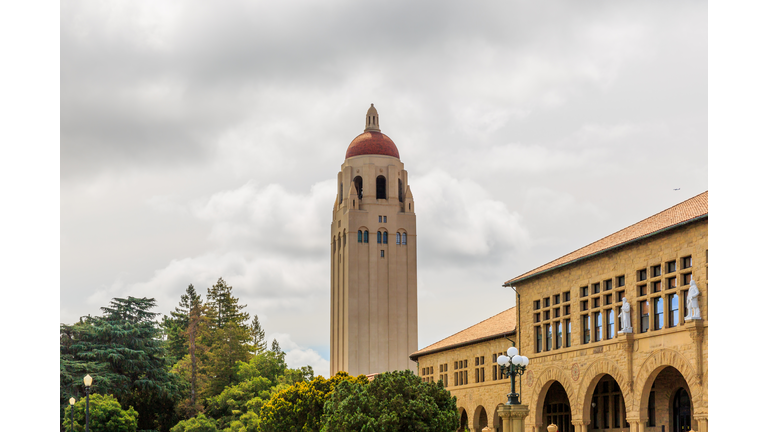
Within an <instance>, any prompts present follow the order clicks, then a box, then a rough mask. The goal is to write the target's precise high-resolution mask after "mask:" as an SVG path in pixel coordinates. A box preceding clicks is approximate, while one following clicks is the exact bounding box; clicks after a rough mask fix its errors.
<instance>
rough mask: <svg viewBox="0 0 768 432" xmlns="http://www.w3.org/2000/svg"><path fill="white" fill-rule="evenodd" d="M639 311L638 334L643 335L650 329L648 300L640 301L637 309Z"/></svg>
mask: <svg viewBox="0 0 768 432" xmlns="http://www.w3.org/2000/svg"><path fill="white" fill-rule="evenodd" d="M638 309H640V333H645V332H647V331H648V329H649V328H650V324H651V321H650V305H649V304H648V300H645V301H641V302H640V305H639V308H638Z"/></svg>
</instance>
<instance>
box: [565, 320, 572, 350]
mask: <svg viewBox="0 0 768 432" xmlns="http://www.w3.org/2000/svg"><path fill="white" fill-rule="evenodd" d="M565 346H566V347H569V346H571V320H569V319H568V320H565Z"/></svg>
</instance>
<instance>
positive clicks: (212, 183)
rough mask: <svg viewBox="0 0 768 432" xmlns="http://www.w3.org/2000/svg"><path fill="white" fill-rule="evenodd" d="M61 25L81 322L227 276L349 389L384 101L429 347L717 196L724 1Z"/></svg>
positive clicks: (292, 5) (136, 18)
mask: <svg viewBox="0 0 768 432" xmlns="http://www.w3.org/2000/svg"><path fill="white" fill-rule="evenodd" d="M60 26H61V29H60V37H61V40H60V43H61V59H60V67H61V83H60V85H61V88H60V108H61V113H60V115H61V117H60V121H61V123H60V128H61V129H60V130H61V147H60V160H61V164H60V188H61V190H60V199H61V207H60V209H61V214H60V217H61V225H60V229H61V248H60V252H61V259H60V265H61V273H60V274H61V300H60V301H61V303H60V307H61V310H60V320H61V322H63V323H72V322H74V321H76V320H77V319H78V318H79V317H80V316H82V315H86V314H89V313H90V314H99V313H100V311H99V307H101V306H104V305H106V304H107V303H108V302H109V300H110V299H111V298H113V297H126V296H129V295H130V296H138V297H142V296H147V297H154V298H156V299H157V301H158V305H159V307H158V308H157V312H161V313H166V314H167V313H168V312H169V311H170V310H171V309H172V308H173V307H174V306H176V305H177V303H178V301H179V297H180V296H181V294H182V293H183V291H184V289H185V288H186V287H187V285H189V284H193V285H195V287H196V288H197V289H198V292H203V293H204V292H205V290H206V288H207V287H210V286H211V285H212V284H214V283H215V282H216V280H217V279H218V278H219V277H222V278H224V279H225V280H226V281H227V282H228V283H229V284H230V285H231V286H233V287H234V292H235V295H236V296H238V297H239V298H240V301H241V302H242V303H246V304H247V305H248V308H247V310H248V312H250V313H251V314H252V315H254V314H258V316H259V318H260V320H261V321H262V324H263V326H264V327H265V329H266V331H267V334H268V337H269V338H270V339H271V338H277V339H278V340H279V341H280V343H281V345H282V347H283V349H285V350H286V351H287V352H288V361H289V365H290V366H293V367H297V366H300V365H305V364H311V365H312V366H313V367H314V368H315V370H316V372H317V373H319V374H323V375H327V374H328V369H329V363H328V360H329V326H330V323H329V320H330V313H329V311H330V287H329V278H330V276H329V273H330V261H329V260H330V258H329V247H330V246H329V244H330V222H331V217H332V215H331V210H332V208H333V200H334V197H335V178H336V174H337V173H338V171H339V168H340V165H341V164H342V163H343V160H344V154H345V151H346V148H347V146H348V145H349V143H350V141H351V140H352V139H353V138H354V137H355V136H357V135H358V134H359V133H361V132H362V130H363V128H364V125H365V123H364V120H365V112H366V110H367V109H368V107H369V106H370V104H371V103H374V104H375V105H376V108H377V109H378V112H379V115H380V122H381V129H382V132H384V133H386V134H387V135H388V136H389V137H390V138H392V139H393V140H394V142H395V143H396V144H397V146H398V148H399V151H400V156H401V160H402V161H403V163H404V164H405V167H406V169H407V170H408V172H409V178H410V183H411V190H412V192H413V196H414V201H415V205H416V214H417V224H418V235H419V250H418V262H419V269H418V290H419V323H420V324H419V347H423V346H426V345H428V344H431V343H433V342H436V341H437V340H439V339H442V338H444V337H446V336H449V335H450V334H453V333H455V332H457V331H459V330H462V329H464V328H466V327H468V326H470V325H472V324H474V323H476V322H478V321H480V320H483V319H485V318H487V317H489V316H491V315H494V314H496V313H498V312H500V311H502V310H504V309H507V308H509V307H511V306H512V305H513V304H514V298H513V295H512V293H511V292H510V291H509V290H508V289H505V288H502V287H501V284H502V283H503V282H504V281H505V280H507V279H510V278H512V277H514V276H517V275H519V274H521V273H523V272H525V271H527V270H530V269H531V268H533V267H536V266H538V265H540V264H543V263H545V262H548V261H550V260H552V259H555V258H557V257H559V256H561V255H564V254H565V253H568V252H570V251H572V250H574V249H577V248H579V247H581V246H584V245H586V244H588V243H591V242H592V241H594V240H597V239H598V238H601V237H603V236H605V235H608V234H610V233H612V232H615V231H617V230H619V229H621V228H623V227H625V226H627V225H630V224H632V223H634V222H637V221H639V220H641V219H643V218H645V217H647V216H650V215H652V214H654V213H656V212H659V211H661V210H663V209H665V208H668V207H669V206H672V205H674V204H676V203H678V202H680V201H683V200H685V199H687V198H690V197H692V196H694V195H697V194H699V193H701V192H703V191H705V190H707V189H708V178H707V163H708V150H707V99H708V93H707V91H708V89H707V60H708V59H707V4H706V3H705V2H700V1H674V2H672V1H648V2H631V3H630V2H613V1H588V2H566V1H562V2H546V3H544V4H543V3H542V2H531V1H510V0H504V1H486V2H472V4H471V5H468V3H465V2H449V1H440V2H437V1H435V2H411V1H408V2H405V1H387V2H381V1H376V2H374V1H368V2H360V1H345V0H335V1H326V2H316V1H291V2H265V1H258V2H257V1H238V0H233V1H228V2H225V3H221V2H216V3H213V2H202V1H193V0H184V1H181V0H178V1H174V0H168V1H163V2H157V1H137V0H131V1H110V2H86V1H67V2H62V3H61V21H60ZM677 188H680V190H678V191H675V190H674V189H677Z"/></svg>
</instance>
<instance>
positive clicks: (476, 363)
mask: <svg viewBox="0 0 768 432" xmlns="http://www.w3.org/2000/svg"><path fill="white" fill-rule="evenodd" d="M475 366H480V357H475Z"/></svg>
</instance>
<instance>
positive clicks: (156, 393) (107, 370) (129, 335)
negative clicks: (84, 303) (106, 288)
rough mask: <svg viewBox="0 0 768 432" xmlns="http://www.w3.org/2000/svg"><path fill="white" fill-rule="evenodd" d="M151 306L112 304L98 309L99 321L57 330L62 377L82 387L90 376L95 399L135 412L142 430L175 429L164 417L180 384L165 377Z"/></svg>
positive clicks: (143, 301)
mask: <svg viewBox="0 0 768 432" xmlns="http://www.w3.org/2000/svg"><path fill="white" fill-rule="evenodd" d="M154 306H155V300H154V299H148V298H135V297H128V298H127V299H122V298H115V299H112V301H111V302H110V304H109V306H107V307H103V308H101V309H102V311H103V316H101V317H88V318H87V319H86V320H85V321H84V322H83V323H79V324H76V325H74V326H65V325H63V326H62V330H61V331H62V334H61V342H60V343H61V355H60V358H61V362H60V364H61V369H63V373H62V377H64V376H65V375H66V377H67V378H66V379H72V380H73V381H74V382H73V384H74V385H78V386H81V384H82V376H83V372H86V373H89V374H90V375H91V376H92V377H93V387H92V389H93V391H94V392H95V393H101V394H113V395H114V396H115V397H116V398H117V399H118V401H120V404H121V405H122V406H123V407H128V406H133V407H134V408H135V409H136V411H137V412H138V413H139V428H140V429H155V428H158V427H161V428H163V429H168V427H170V425H172V424H175V423H176V419H175V418H173V416H172V415H171V416H168V415H166V413H168V412H171V413H172V412H173V407H174V405H175V403H176V398H178V394H177V393H178V390H179V381H178V379H177V378H175V377H174V376H172V375H170V374H169V373H168V369H167V364H166V360H165V349H164V347H163V341H162V340H160V329H159V327H158V325H157V323H156V322H155V321H154V319H155V317H156V316H157V315H158V314H157V313H154V312H150V309H151V308H153V307H154ZM75 378H77V380H79V381H80V383H79V384H78V383H77V381H76V379H75ZM62 379H64V378H62ZM61 397H62V398H68V396H67V395H61ZM169 423H170V425H169ZM164 426H165V427H164Z"/></svg>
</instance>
